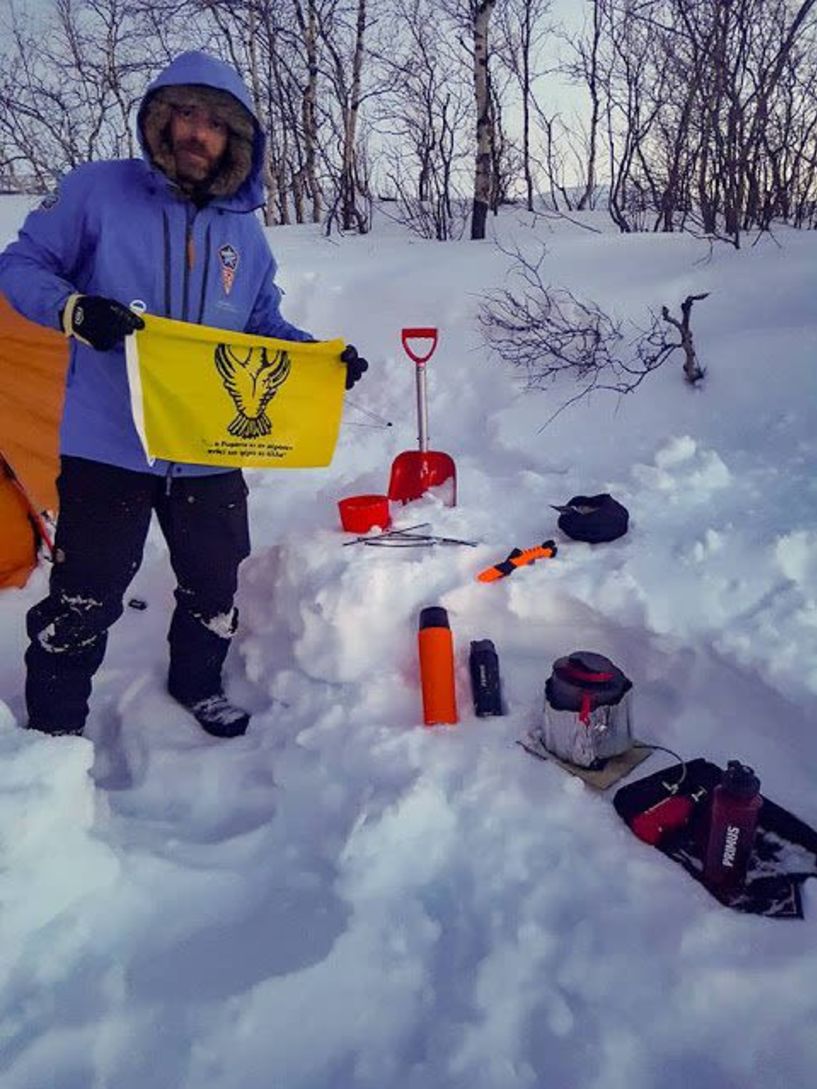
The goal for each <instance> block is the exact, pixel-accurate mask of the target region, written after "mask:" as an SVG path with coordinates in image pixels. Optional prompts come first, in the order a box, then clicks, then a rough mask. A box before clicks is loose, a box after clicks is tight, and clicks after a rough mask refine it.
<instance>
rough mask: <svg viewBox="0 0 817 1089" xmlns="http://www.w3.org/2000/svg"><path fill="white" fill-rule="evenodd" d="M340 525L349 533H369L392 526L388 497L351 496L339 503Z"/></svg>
mask: <svg viewBox="0 0 817 1089" xmlns="http://www.w3.org/2000/svg"><path fill="white" fill-rule="evenodd" d="M338 510H339V511H340V524H341V525H342V526H343V528H344V529H345V530H348V532H349V533H367V532H368V531H369V530H370V529H374V527H375V526H379V527H380V529H388V527H389V526H390V525H391V515H390V514H389V497H388V496H387V495H350V496H349V497H348V498H347V499H341V500H340V501H339V502H338Z"/></svg>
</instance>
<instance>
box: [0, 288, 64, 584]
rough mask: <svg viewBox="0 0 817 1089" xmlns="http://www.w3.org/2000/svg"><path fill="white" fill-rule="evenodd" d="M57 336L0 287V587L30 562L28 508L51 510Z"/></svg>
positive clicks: (60, 345) (59, 365) (17, 580)
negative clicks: (19, 307) (15, 307)
mask: <svg viewBox="0 0 817 1089" xmlns="http://www.w3.org/2000/svg"><path fill="white" fill-rule="evenodd" d="M67 365H68V344H67V342H66V340H65V338H64V337H62V336H61V335H60V334H59V333H56V332H54V331H53V330H50V329H45V328H43V327H42V326H40V325H35V324H34V323H33V322H30V321H28V320H27V319H26V318H23V317H21V316H20V315H19V314H18V313H17V312H16V311H15V310H13V309H12V308H11V306H10V305H9V303H8V302H7V301H6V299H5V298H4V297H3V296H2V295H0V589H5V588H8V587H11V586H17V587H20V586H24V585H25V584H26V581H27V579H28V576H29V575H30V574H31V572H32V571H33V569H34V568H35V567H36V565H37V547H38V542H39V533H38V531H37V529H36V526H35V522H36V512H37V511H41V510H50V511H53V512H54V513H56V510H57V487H56V480H57V473H58V471H59V427H60V417H61V415H62V400H63V392H64V388H65V372H66V368H67Z"/></svg>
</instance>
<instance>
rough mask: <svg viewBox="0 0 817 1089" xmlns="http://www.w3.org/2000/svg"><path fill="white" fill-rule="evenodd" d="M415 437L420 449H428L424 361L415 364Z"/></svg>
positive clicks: (423, 450)
mask: <svg viewBox="0 0 817 1089" xmlns="http://www.w3.org/2000/svg"><path fill="white" fill-rule="evenodd" d="M417 437H418V439H419V443H420V450H421V451H422V452H423V453H425V451H426V450H428V398H427V396H426V368H425V363H418V364H417Z"/></svg>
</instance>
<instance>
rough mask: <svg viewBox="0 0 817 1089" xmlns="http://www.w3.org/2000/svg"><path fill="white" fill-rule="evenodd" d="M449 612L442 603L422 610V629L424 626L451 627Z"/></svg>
mask: <svg viewBox="0 0 817 1089" xmlns="http://www.w3.org/2000/svg"><path fill="white" fill-rule="evenodd" d="M449 627H451V625H450V624H449V623H448V613H447V612H446V611H445V609H444V608H443V607H442V606H441V605H429V606H428V608H427V609H421V610H420V631H422V630H423V628H449Z"/></svg>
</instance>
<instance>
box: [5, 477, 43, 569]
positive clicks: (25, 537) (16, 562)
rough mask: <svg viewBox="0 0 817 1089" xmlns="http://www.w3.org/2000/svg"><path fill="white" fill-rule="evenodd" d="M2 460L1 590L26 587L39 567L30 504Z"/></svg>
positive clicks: (35, 534)
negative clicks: (30, 576) (29, 578)
mask: <svg viewBox="0 0 817 1089" xmlns="http://www.w3.org/2000/svg"><path fill="white" fill-rule="evenodd" d="M4 470H5V465H4V463H3V460H2V458H0V526H1V527H2V529H0V590H5V589H7V588H8V587H10V586H17V587H20V586H25V584H26V582H27V581H28V576H29V575H30V574H31V572H32V571H33V570H34V568H35V567H36V566H37V539H38V538H37V533H36V532H35V529H34V525H33V523H32V520H31V518H30V516H29V510H28V503H27V502H26V499H25V496H24V495H23V493H22V492H21V491H20V489H19V487H18V486H17V484H15V483H14V479H13V477H12V476H11V475H10V474H9V473H8V472H6V471H4Z"/></svg>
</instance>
